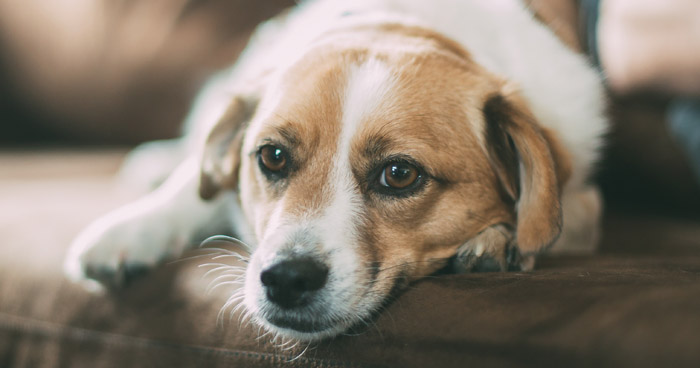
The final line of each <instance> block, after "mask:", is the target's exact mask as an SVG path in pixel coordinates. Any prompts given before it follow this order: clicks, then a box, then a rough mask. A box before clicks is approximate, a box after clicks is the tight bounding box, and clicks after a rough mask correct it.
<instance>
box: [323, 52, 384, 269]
mask: <svg viewBox="0 0 700 368" xmlns="http://www.w3.org/2000/svg"><path fill="white" fill-rule="evenodd" d="M395 86H396V80H395V77H394V75H393V74H392V72H391V70H390V68H389V67H388V66H387V65H386V64H384V63H382V62H381V61H379V60H376V59H370V60H369V61H367V62H365V63H363V64H360V65H356V66H354V67H352V68H351V69H350V71H349V72H348V75H347V85H346V89H345V95H344V98H343V106H342V111H343V113H342V129H341V133H340V137H339V139H338V148H337V150H336V152H335V157H334V159H333V171H332V174H331V176H330V183H329V184H330V186H329V189H330V190H331V191H332V195H333V197H332V198H333V200H332V201H331V202H330V204H329V206H328V207H327V208H326V210H325V211H324V213H323V215H322V217H321V218H320V219H319V222H318V226H319V227H320V229H319V230H321V231H320V233H321V234H320V235H321V238H322V239H321V240H322V244H323V247H324V248H325V249H326V250H327V251H330V252H332V253H334V254H337V255H338V256H337V257H338V258H337V259H342V261H340V262H334V261H332V262H333V265H332V267H335V268H336V271H338V272H339V273H340V274H342V273H345V272H352V270H350V269H347V270H342V269H338V267H340V268H342V267H343V265H341V264H339V263H342V264H344V265H346V266H348V267H352V265H357V264H358V261H357V260H356V257H357V253H356V250H355V249H356V246H355V244H356V243H357V231H356V230H357V225H358V222H359V220H360V216H361V213H362V196H361V194H360V192H359V188H358V187H357V184H356V182H355V179H354V177H353V174H352V166H351V164H350V160H351V157H350V148H351V143H352V141H353V138H354V137H355V136H356V135H357V133H358V132H359V131H360V128H361V127H362V125H363V124H365V123H366V122H367V121H369V119H371V116H372V114H373V113H374V112H376V111H378V109H381V108H383V107H384V106H385V104H386V102H387V101H390V95H391V92H392V90H393V89H394V88H395ZM340 257H342V258H340ZM353 258H354V259H353ZM348 281H351V280H348Z"/></svg>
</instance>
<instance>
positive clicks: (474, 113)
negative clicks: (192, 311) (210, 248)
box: [66, 0, 606, 340]
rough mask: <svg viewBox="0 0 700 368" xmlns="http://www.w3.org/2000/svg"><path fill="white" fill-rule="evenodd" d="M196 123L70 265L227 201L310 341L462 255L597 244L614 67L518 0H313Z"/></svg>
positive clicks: (104, 265) (261, 267)
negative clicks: (139, 195) (156, 181)
mask: <svg viewBox="0 0 700 368" xmlns="http://www.w3.org/2000/svg"><path fill="white" fill-rule="evenodd" d="M187 124H188V126H189V129H190V134H189V137H188V138H185V139H187V140H188V142H189V143H188V144H189V146H190V148H191V152H190V154H189V156H188V158H186V159H185V160H184V162H183V163H182V164H180V166H179V167H178V168H177V169H176V170H175V171H174V172H173V173H172V175H170V177H169V178H168V179H167V181H166V182H165V183H164V184H163V185H162V186H160V187H159V188H158V189H157V190H155V191H154V192H153V193H151V194H149V195H147V196H146V197H144V198H143V199H141V200H139V201H137V202H135V203H133V204H130V205H128V206H126V207H124V208H122V209H119V210H117V211H115V212H113V213H111V214H109V215H107V216H105V217H104V218H101V219H99V220H97V221H96V222H95V223H94V224H93V225H91V226H90V227H89V228H88V229H86V230H85V231H84V232H83V233H82V234H81V235H80V236H79V237H78V238H77V239H76V241H75V244H74V246H73V248H72V250H71V253H70V254H69V256H68V260H67V262H66V270H67V273H68V274H69V275H70V276H71V277H72V278H73V279H75V280H85V279H86V277H90V278H94V279H98V280H100V281H102V282H103V283H107V284H115V283H119V282H121V281H123V279H124V277H126V276H128V273H129V272H130V270H132V269H134V268H139V267H142V266H145V267H151V266H153V265H155V264H157V263H158V262H160V261H161V260H163V259H166V258H172V257H176V256H178V255H179V254H180V253H181V252H182V251H184V250H185V249H186V248H187V247H188V246H189V245H190V244H193V240H194V239H195V238H196V237H197V234H201V233H206V232H208V231H209V232H211V231H214V229H212V224H214V223H219V222H220V221H216V220H217V219H220V218H222V217H224V218H227V219H229V220H230V223H231V225H232V226H233V228H234V230H235V233H236V234H237V235H239V236H240V237H241V238H242V240H243V241H245V242H246V243H248V244H251V245H252V246H253V247H254V248H255V249H254V252H253V255H252V257H251V259H250V263H249V265H248V268H247V271H246V272H247V274H246V280H245V287H244V295H245V298H244V303H245V305H246V308H247V309H248V311H249V312H250V313H251V314H252V315H253V316H254V317H255V320H256V321H257V322H259V323H260V324H262V325H264V326H265V327H266V328H268V329H270V330H273V331H276V332H278V333H281V334H283V335H285V336H291V337H294V338H299V339H307V340H308V339H318V338H322V337H327V336H332V335H335V334H338V333H340V332H342V331H343V330H345V329H347V328H348V327H350V326H352V325H353V324H356V323H358V322H360V321H362V320H363V319H365V318H367V317H368V316H370V315H371V313H373V312H375V311H376V310H377V309H378V308H379V307H380V306H381V305H382V303H383V302H384V301H385V300H386V299H387V297H388V296H389V295H390V294H392V293H393V292H394V291H396V290H399V289H400V288H401V287H402V286H403V285H404V284H405V283H406V282H409V281H412V280H415V279H417V278H420V277H422V276H425V275H428V274H430V273H432V272H434V271H436V270H438V269H440V268H442V267H444V266H445V265H446V264H447V262H448V260H449V259H455V258H456V260H457V262H456V266H457V269H458V270H462V271H471V270H475V269H494V268H495V269H501V270H506V269H508V268H516V269H525V270H527V269H531V268H532V266H533V265H534V263H533V262H534V255H535V254H536V253H538V252H540V251H541V250H544V249H546V248H549V247H550V246H552V244H554V243H555V241H556V240H557V238H559V240H558V241H556V244H555V245H554V249H560V250H563V251H566V250H579V251H581V250H588V251H590V250H593V249H594V248H595V244H596V241H597V239H596V234H597V231H598V221H599V217H600V212H601V211H600V208H601V204H600V199H599V196H598V192H597V189H596V188H595V186H593V185H591V183H589V182H588V179H589V175H590V173H591V170H592V167H593V165H594V163H595V161H596V159H597V156H598V150H599V147H600V145H601V135H602V133H603V132H604V130H605V126H606V122H605V119H604V118H603V96H602V88H601V84H600V80H599V77H598V75H597V74H596V73H595V72H594V70H593V69H592V68H591V67H590V66H589V65H588V64H587V62H586V61H585V59H584V58H583V57H582V56H581V55H578V54H576V53H575V52H573V51H572V50H571V49H569V48H567V47H566V46H565V45H564V44H563V43H562V42H561V41H560V40H559V39H558V38H557V37H556V36H555V35H554V34H553V33H552V32H551V31H549V30H548V29H547V28H546V27H545V26H544V25H543V24H541V23H539V22H538V21H537V20H535V19H534V18H533V15H532V14H531V13H530V12H528V10H527V9H526V8H525V7H524V6H523V4H521V3H520V1H519V0H498V1H480V0H472V1H465V0H440V1H422V0H403V1H399V0H381V1H380V0H367V1H353V2H348V1H311V2H307V3H304V4H303V5H301V6H300V7H299V9H297V10H295V11H293V12H291V13H290V14H288V15H285V16H283V17H280V18H278V19H276V20H273V21H270V22H268V23H267V24H265V25H263V26H262V27H261V28H260V29H259V31H258V32H257V34H256V36H255V37H254V38H253V40H252V42H251V44H250V45H249V47H248V49H247V50H246V52H245V53H244V55H243V56H242V58H241V59H240V60H239V62H238V63H237V65H236V66H235V68H233V70H232V71H230V72H228V73H226V74H224V75H222V76H220V77H218V78H216V79H214V80H213V81H212V82H211V83H210V84H209V85H208V86H207V88H205V90H204V91H203V92H202V93H201V95H200V98H199V99H198V101H197V103H196V104H195V107H194V109H193V111H192V114H191V116H190V118H189V119H188V123H187ZM163 165H164V166H168V165H167V163H165V162H164V163H163ZM222 189H229V190H228V191H222ZM230 189H233V190H230ZM201 198H207V199H210V200H209V201H203V200H202V199H201ZM562 213H563V222H562ZM562 223H563V225H562ZM562 229H563V230H562ZM560 233H561V236H559V235H560ZM455 255H456V256H457V257H454V256H455Z"/></svg>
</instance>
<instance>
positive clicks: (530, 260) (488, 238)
mask: <svg viewBox="0 0 700 368" xmlns="http://www.w3.org/2000/svg"><path fill="white" fill-rule="evenodd" d="M534 266H535V256H534V255H527V256H523V255H522V254H520V251H519V250H518V248H517V247H516V246H515V245H514V242H513V233H512V231H510V230H509V229H507V228H506V227H505V226H503V225H494V226H491V227H488V228H486V229H485V230H484V231H482V232H480V233H479V234H478V235H477V236H475V237H474V238H472V239H470V240H469V241H467V242H466V243H464V244H463V245H462V246H461V247H460V248H459V249H458V250H457V255H456V257H455V259H454V263H453V269H454V271H455V272H457V273H467V272H497V271H531V270H532V269H533V268H534Z"/></svg>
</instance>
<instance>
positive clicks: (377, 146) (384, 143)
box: [362, 135, 392, 159]
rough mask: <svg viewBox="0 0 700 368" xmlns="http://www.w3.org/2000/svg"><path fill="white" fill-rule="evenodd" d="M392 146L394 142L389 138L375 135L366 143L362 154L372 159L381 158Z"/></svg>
mask: <svg viewBox="0 0 700 368" xmlns="http://www.w3.org/2000/svg"><path fill="white" fill-rule="evenodd" d="M391 145H392V142H391V140H390V139H389V138H387V137H382V136H379V135H373V136H371V137H369V138H368V139H367V143H365V147H364V150H363V151H362V153H363V154H364V155H365V156H366V158H368V159H372V158H375V157H378V156H381V155H382V154H383V153H384V152H386V151H387V150H388V149H389V147H390V146H391Z"/></svg>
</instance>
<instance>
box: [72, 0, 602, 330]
mask: <svg viewBox="0 0 700 368" xmlns="http://www.w3.org/2000/svg"><path fill="white" fill-rule="evenodd" d="M379 21H385V22H398V23H402V24H413V25H422V26H425V27H427V28H430V29H433V30H435V31H437V32H439V33H442V34H444V35H445V36H447V37H449V38H451V39H453V40H455V41H457V42H458V43H460V44H461V45H462V46H463V47H464V48H465V49H466V50H467V51H468V52H469V53H470V54H471V55H472V56H473V58H474V59H475V61H476V62H478V63H479V64H481V65H482V66H484V67H485V68H486V69H488V70H489V71H491V72H493V73H495V74H498V75H501V76H502V77H503V78H504V79H507V80H508V81H510V82H512V83H515V84H516V85H517V86H518V87H519V88H520V89H521V91H522V93H523V95H524V96H525V98H526V99H527V100H528V102H529V104H530V106H531V107H532V109H533V112H534V114H535V115H536V117H537V118H538V119H539V121H540V123H541V124H543V125H544V126H546V127H548V128H550V129H551V130H552V131H554V132H555V133H556V134H557V135H558V136H559V138H560V139H561V140H562V141H563V145H564V146H565V147H566V148H567V149H568V150H569V151H570V153H571V154H572V156H573V157H572V158H573V172H574V175H573V179H572V181H571V182H570V184H568V188H566V189H565V191H564V199H563V201H564V212H565V220H564V221H565V224H566V223H567V221H568V219H567V218H566V216H570V217H572V222H573V224H570V225H572V226H573V228H576V225H577V224H579V223H580V224H583V223H585V222H586V220H587V219H589V218H591V211H593V212H595V211H599V209H600V208H599V206H598V207H596V205H595V204H596V203H598V202H596V200H597V197H596V198H593V197H595V196H592V195H581V194H580V193H586V192H587V191H588V190H589V189H590V188H588V187H586V184H585V180H586V179H587V177H588V174H589V172H590V170H591V167H592V165H593V164H594V163H595V160H596V159H597V152H598V149H599V146H600V144H601V142H600V138H601V135H602V134H603V133H604V131H605V120H604V119H603V93H602V88H601V85H600V78H599V76H598V75H596V73H595V71H594V70H593V69H592V68H591V67H590V66H589V65H588V64H587V62H586V60H585V59H584V58H583V57H582V56H580V55H578V54H576V53H574V52H573V51H571V50H569V49H568V48H567V47H566V46H565V45H563V44H562V42H561V41H560V40H559V39H557V38H556V37H555V35H554V34H553V33H552V32H550V31H549V30H548V29H546V27H544V26H543V25H542V24H540V23H539V22H537V21H536V20H534V19H533V16H532V14H530V13H529V12H528V11H527V10H526V9H525V8H524V6H523V5H522V4H521V2H520V0H488V1H487V0H431V1H426V0H355V1H347V0H316V1H307V2H305V3H303V4H302V5H301V6H299V8H298V9H297V10H295V11H294V12H292V13H291V14H290V15H288V16H286V17H285V18H277V19H275V20H273V21H269V22H267V23H265V24H263V25H262V26H261V27H260V28H259V30H258V31H257V32H256V35H255V36H254V38H253V40H252V42H251V44H250V45H249V46H248V48H247V49H246V51H245V53H244V54H243V56H242V57H241V59H240V61H239V62H238V63H237V65H236V66H235V67H234V68H233V69H232V70H231V71H229V72H226V73H221V74H220V75H219V76H217V77H216V78H214V79H213V80H212V82H210V83H209V84H208V85H207V86H206V87H205V88H204V90H203V91H202V93H201V95H200V98H198V100H197V103H196V104H195V107H194V108H193V110H192V112H191V114H190V116H188V119H187V120H188V121H187V123H186V125H187V126H188V127H189V131H190V134H189V136H190V137H191V142H193V143H192V144H191V149H192V150H193V151H194V152H195V153H194V155H195V156H196V154H198V152H199V151H200V150H201V142H202V141H203V137H204V133H205V132H207V131H208V130H209V128H210V127H211V126H212V124H213V123H214V121H215V120H216V119H217V118H218V117H219V116H221V114H222V113H223V111H224V110H225V108H226V105H227V103H228V101H229V96H230V94H231V93H232V91H241V90H244V91H246V90H249V89H250V88H249V86H250V85H252V84H260V79H261V78H262V76H266V77H265V78H266V80H267V81H268V82H269V83H270V88H267V90H266V92H265V93H266V94H264V95H263V96H262V103H263V104H264V106H263V107H262V108H259V110H260V111H262V113H261V114H262V115H260V114H257V115H256V117H255V119H254V122H253V123H251V127H250V131H249V132H248V134H256V129H259V128H260V127H259V124H257V125H256V124H255V121H261V119H263V118H264V116H263V115H264V114H265V113H266V112H267V111H272V110H273V107H274V105H275V104H277V102H278V101H279V99H280V98H281V96H279V95H277V96H276V95H274V94H275V93H277V94H279V89H278V88H274V87H275V85H274V83H275V75H274V71H276V70H281V69H285V65H291V63H295V62H297V61H298V60H299V58H301V57H302V55H303V54H304V53H305V52H306V51H307V50H308V49H309V48H310V47H312V46H313V44H314V42H316V40H318V39H319V37H321V35H322V34H323V33H324V32H326V31H328V30H331V29H333V28H335V27H343V26H347V25H349V24H362V23H373V22H375V23H376V22H379ZM386 68H387V67H386V66H384V65H382V64H381V63H380V62H378V61H375V60H370V61H368V62H367V63H366V64H364V65H360V66H358V67H357V68H356V69H354V70H353V71H352V73H351V74H350V75H349V76H348V78H349V82H348V86H347V90H346V91H345V96H344V97H345V99H344V106H343V121H342V123H343V129H342V133H341V137H340V140H339V145H338V148H337V152H336V156H335V158H334V164H335V165H334V170H333V172H332V175H331V180H332V198H333V199H332V201H331V204H330V205H329V207H328V208H326V209H325V211H322V213H321V214H320V215H319V216H318V217H317V218H308V219H296V220H298V221H297V222H296V223H293V222H292V221H291V220H292V219H286V218H285V217H284V216H285V214H283V213H281V208H282V205H281V204H279V203H278V208H277V210H276V211H275V212H274V215H273V218H272V220H271V221H272V222H270V223H268V225H269V226H267V228H266V229H249V228H248V226H247V225H246V221H245V219H242V218H239V219H238V220H237V221H236V224H235V225H238V226H237V230H238V231H239V234H242V235H244V236H245V237H246V239H244V240H246V241H247V242H248V243H251V241H252V240H253V238H257V239H261V243H264V244H260V248H259V249H258V251H256V254H255V255H254V256H253V258H252V259H251V263H250V266H249V269H248V279H250V280H252V281H249V282H248V281H247V282H246V286H245V293H246V298H245V303H246V306H247V307H248V308H249V309H251V310H252V311H253V312H254V313H256V312H260V310H262V309H264V308H265V305H264V303H265V301H264V299H262V297H261V295H263V293H262V291H261V285H260V282H259V272H260V270H261V269H262V267H264V265H265V264H266V263H269V262H271V260H273V259H274V258H275V257H277V256H278V255H279V251H280V249H282V248H283V247H284V246H285V244H286V243H288V241H287V240H288V237H289V236H293V235H294V234H299V233H304V234H307V235H308V236H309V237H311V238H313V237H318V238H319V239H320V240H321V241H320V243H321V244H322V246H323V249H322V251H324V252H335V253H334V255H333V257H332V260H331V262H332V263H333V264H332V265H331V267H332V272H333V274H331V276H330V279H329V287H328V289H329V291H324V292H326V293H327V294H326V295H328V296H327V298H331V299H333V298H334V299H333V300H331V301H332V302H333V304H332V308H333V309H332V312H333V313H336V314H341V315H342V314H343V313H354V314H355V315H357V316H359V317H363V316H364V314H363V313H365V314H366V313H369V310H368V308H367V307H368V306H369V305H371V303H372V302H373V301H371V300H362V301H352V300H350V299H347V298H345V299H343V296H342V294H343V290H347V289H350V288H353V287H357V286H353V283H355V282H356V281H357V280H356V279H355V278H353V277H352V274H353V272H354V270H355V269H357V267H360V265H359V260H358V259H357V258H358V257H357V254H356V252H354V251H353V248H352V247H353V244H354V241H355V239H356V234H355V229H354V224H356V223H357V221H359V215H360V214H361V206H360V199H359V197H358V196H359V194H358V189H357V188H355V186H354V184H352V183H354V180H353V178H352V177H351V171H350V170H349V168H350V162H349V150H350V142H351V141H352V138H353V137H354V136H355V134H356V133H357V132H358V131H359V130H360V129H361V128H362V123H363V120H364V117H366V116H368V114H370V113H371V112H372V111H373V110H374V109H376V108H379V107H380V106H381V102H382V101H384V100H388V99H390V98H391V91H392V87H391V86H392V79H391V73H390V71H389V70H387V69H386ZM268 71H273V74H272V75H271V76H270V75H268V74H266V73H267V72H268ZM252 149H254V143H251V142H247V144H246V145H245V146H244V149H243V150H244V152H251V150H252ZM248 161H249V160H243V161H242V165H243V166H242V170H241V180H243V181H246V180H254V178H251V177H249V174H248V171H249V170H247V169H248V166H247V165H250V163H249V162H248ZM198 171H199V170H198V167H197V164H196V162H195V161H192V160H189V161H187V162H186V163H185V164H183V165H182V166H181V167H180V169H178V170H177V171H176V172H175V174H173V175H172V176H171V177H170V178H169V179H168V181H167V182H166V184H165V185H164V186H163V187H161V188H160V189H158V190H157V191H156V192H154V193H153V194H152V195H149V196H148V197H146V198H144V199H143V200H140V201H138V202H135V203H133V204H130V205H128V206H125V207H124V208H122V209H119V210H117V211H115V212H113V213H112V214H109V215H107V216H105V217H104V218H102V219H99V220H98V221H96V222H95V223H94V224H93V225H91V226H90V227H88V228H87V229H86V230H85V231H84V232H83V233H82V234H81V235H80V236H79V237H78V238H77V239H76V241H75V243H74V245H73V247H72V248H71V251H70V254H69V256H68V259H67V262H66V272H67V273H68V274H69V275H70V276H71V277H72V278H74V279H77V280H84V279H85V275H84V274H83V270H84V268H85V267H107V268H112V269H115V268H118V267H120V266H121V265H122V264H123V263H124V262H138V263H144V264H148V265H152V264H155V263H156V262H158V261H159V260H160V259H161V258H162V257H164V256H167V255H172V256H175V255H177V254H178V253H179V252H181V251H182V250H183V249H184V248H185V247H186V246H187V245H189V242H191V240H192V237H193V235H194V233H195V232H196V231H197V230H201V229H202V228H205V227H206V225H207V223H208V221H209V220H210V219H211V218H212V217H213V216H214V215H215V214H216V213H218V211H219V210H220V209H221V208H224V207H225V208H227V210H226V211H227V212H228V213H236V214H239V216H240V212H241V210H240V208H238V207H237V205H236V204H234V201H231V200H230V197H227V196H223V197H219V199H217V200H216V201H215V202H214V203H212V204H206V203H204V202H202V201H201V200H200V199H199V198H198V197H197V189H196V181H197V180H196V178H197V173H198ZM572 198H573V199H572ZM591 198H593V199H591ZM593 202H596V203H594V204H591V203H593ZM591 208H592V210H591ZM594 210H595V211H594ZM570 214H574V215H570ZM251 220H252V219H251ZM256 223H261V222H260V221H256ZM255 235H257V236H255ZM310 243H311V242H309V244H310ZM253 245H255V244H253ZM309 246H311V245H309ZM487 248H488V244H486V243H484V244H478V245H477V246H476V248H475V249H476V252H477V253H481V252H482V251H483V250H484V249H487ZM261 322H262V323H263V324H265V322H264V321H261ZM267 327H269V328H273V327H272V326H269V325H267ZM284 332H286V333H287V334H288V335H291V336H296V337H299V338H304V339H308V338H317V337H319V336H320V335H316V336H314V335H308V334H295V333H294V332H293V331H284ZM337 332H339V331H331V332H327V333H326V335H328V334H331V333H337Z"/></svg>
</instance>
